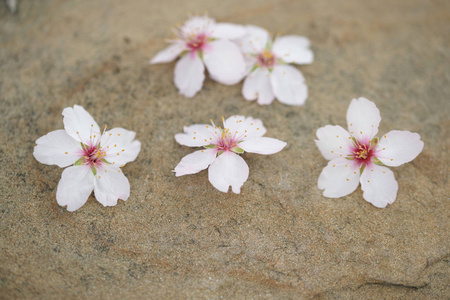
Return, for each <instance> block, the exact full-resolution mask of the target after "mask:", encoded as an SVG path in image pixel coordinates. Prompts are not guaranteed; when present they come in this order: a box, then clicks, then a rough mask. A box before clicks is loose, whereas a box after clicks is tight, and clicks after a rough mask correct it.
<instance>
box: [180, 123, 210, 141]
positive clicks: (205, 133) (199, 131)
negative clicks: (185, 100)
mask: <svg viewBox="0 0 450 300" xmlns="http://www.w3.org/2000/svg"><path fill="white" fill-rule="evenodd" d="M212 129H213V126H212V125H207V124H195V125H191V126H185V127H184V133H177V134H176V135H175V140H176V141H177V143H178V144H180V145H184V146H188V147H202V146H206V145H210V144H212V143H213V142H215V141H216V137H215V135H214V132H213V131H211V130H212Z"/></svg>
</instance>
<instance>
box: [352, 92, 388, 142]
mask: <svg viewBox="0 0 450 300" xmlns="http://www.w3.org/2000/svg"><path fill="white" fill-rule="evenodd" d="M380 121H381V116H380V111H379V110H378V108H377V106H376V105H375V103H373V102H372V101H369V100H367V99H366V98H362V97H361V98H358V100H356V99H353V100H352V102H351V103H350V106H349V107H348V110H347V125H348V131H349V132H350V134H351V135H352V136H354V137H355V138H356V139H357V140H359V141H360V142H361V141H362V142H365V143H367V142H369V141H370V140H372V138H373V137H374V136H375V135H376V134H377V132H378V125H379V124H380Z"/></svg>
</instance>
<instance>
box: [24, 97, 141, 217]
mask: <svg viewBox="0 0 450 300" xmlns="http://www.w3.org/2000/svg"><path fill="white" fill-rule="evenodd" d="M62 114H63V116H64V120H63V122H64V130H62V129H60V130H55V131H52V132H49V133H48V134H47V135H44V136H42V137H40V138H39V139H38V140H37V141H36V144H37V145H36V146H35V147H34V152H33V155H34V157H35V158H36V159H37V160H38V161H39V162H41V163H43V164H47V165H58V166H59V167H61V168H64V167H67V166H71V165H73V166H71V167H69V168H67V169H65V170H64V171H63V173H62V176H61V180H60V181H59V184H58V188H57V191H56V200H57V202H58V204H59V205H61V206H66V205H67V210H68V211H75V210H77V209H79V208H80V207H81V206H83V205H84V203H85V202H86V201H87V199H88V197H89V195H90V194H91V192H92V190H94V193H95V198H96V199H97V200H98V201H99V202H100V203H101V204H103V205H104V206H114V205H116V204H117V200H118V199H122V200H127V199H128V197H129V195H130V183H129V182H128V179H127V178H126V177H125V175H123V173H122V171H121V170H120V167H123V166H124V165H125V164H126V163H128V162H131V161H133V160H135V159H136V157H137V155H138V154H139V151H140V150H141V143H140V142H139V141H137V140H134V137H135V136H136V133H134V132H132V131H128V130H125V129H123V128H113V129H112V130H109V131H106V125H105V128H104V130H103V132H101V131H100V128H99V127H98V125H97V123H96V122H95V121H94V119H93V118H92V116H91V115H90V114H89V113H88V112H87V111H86V110H85V109H84V108H83V107H81V106H79V105H75V106H74V107H73V108H72V107H67V108H65V109H64V110H63V112H62Z"/></svg>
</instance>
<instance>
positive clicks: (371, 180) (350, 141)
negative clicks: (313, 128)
mask: <svg viewBox="0 0 450 300" xmlns="http://www.w3.org/2000/svg"><path fill="white" fill-rule="evenodd" d="M380 121H381V117H380V111H379V110H378V108H377V107H376V105H375V104H374V103H373V102H371V101H369V100H367V99H365V98H359V99H358V100H357V99H353V100H352V102H351V103H350V106H349V108H348V110H347V125H348V131H346V130H345V129H344V128H342V127H341V126H338V125H335V126H332V125H327V126H325V127H321V128H319V129H318V130H317V133H316V134H317V137H318V140H315V142H316V145H317V147H318V148H319V150H320V152H321V153H322V155H323V157H325V158H326V159H327V160H329V161H330V162H329V163H328V165H327V166H326V167H325V168H324V169H323V170H322V173H321V174H320V176H319V181H318V187H319V189H321V190H323V195H324V196H325V197H329V198H339V197H343V196H346V195H348V194H350V193H352V192H353V191H354V190H356V188H357V187H358V185H359V183H361V189H362V190H363V192H364V193H363V197H364V199H365V200H366V201H368V202H370V203H372V204H373V205H374V206H376V207H380V208H382V207H386V205H388V204H392V203H393V202H394V201H395V198H396V197H397V190H398V184H397V181H396V180H395V177H394V173H393V172H392V171H391V170H390V169H388V168H386V166H389V167H397V166H400V165H402V164H404V163H407V162H410V161H412V160H413V159H414V158H416V156H417V155H419V153H420V152H422V149H423V146H424V143H423V142H422V141H421V140H420V135H419V134H417V133H412V132H409V131H399V130H392V131H390V132H388V133H386V134H384V135H382V136H381V138H378V137H376V135H377V133H378V125H379V123H380Z"/></svg>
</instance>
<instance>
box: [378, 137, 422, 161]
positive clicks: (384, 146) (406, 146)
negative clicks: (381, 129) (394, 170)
mask: <svg viewBox="0 0 450 300" xmlns="http://www.w3.org/2000/svg"><path fill="white" fill-rule="evenodd" d="M423 146H424V143H423V142H422V141H421V140H420V135H419V134H418V133H413V132H409V131H400V130H392V131H390V132H388V133H386V134H385V135H384V136H382V137H381V139H380V141H379V142H378V145H377V148H376V150H377V154H376V157H377V158H378V159H379V160H380V161H381V162H382V163H383V164H385V165H386V166H391V167H397V166H400V165H402V164H405V163H407V162H410V161H412V160H413V159H414V158H416V157H417V155H419V154H420V152H422V149H423Z"/></svg>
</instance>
